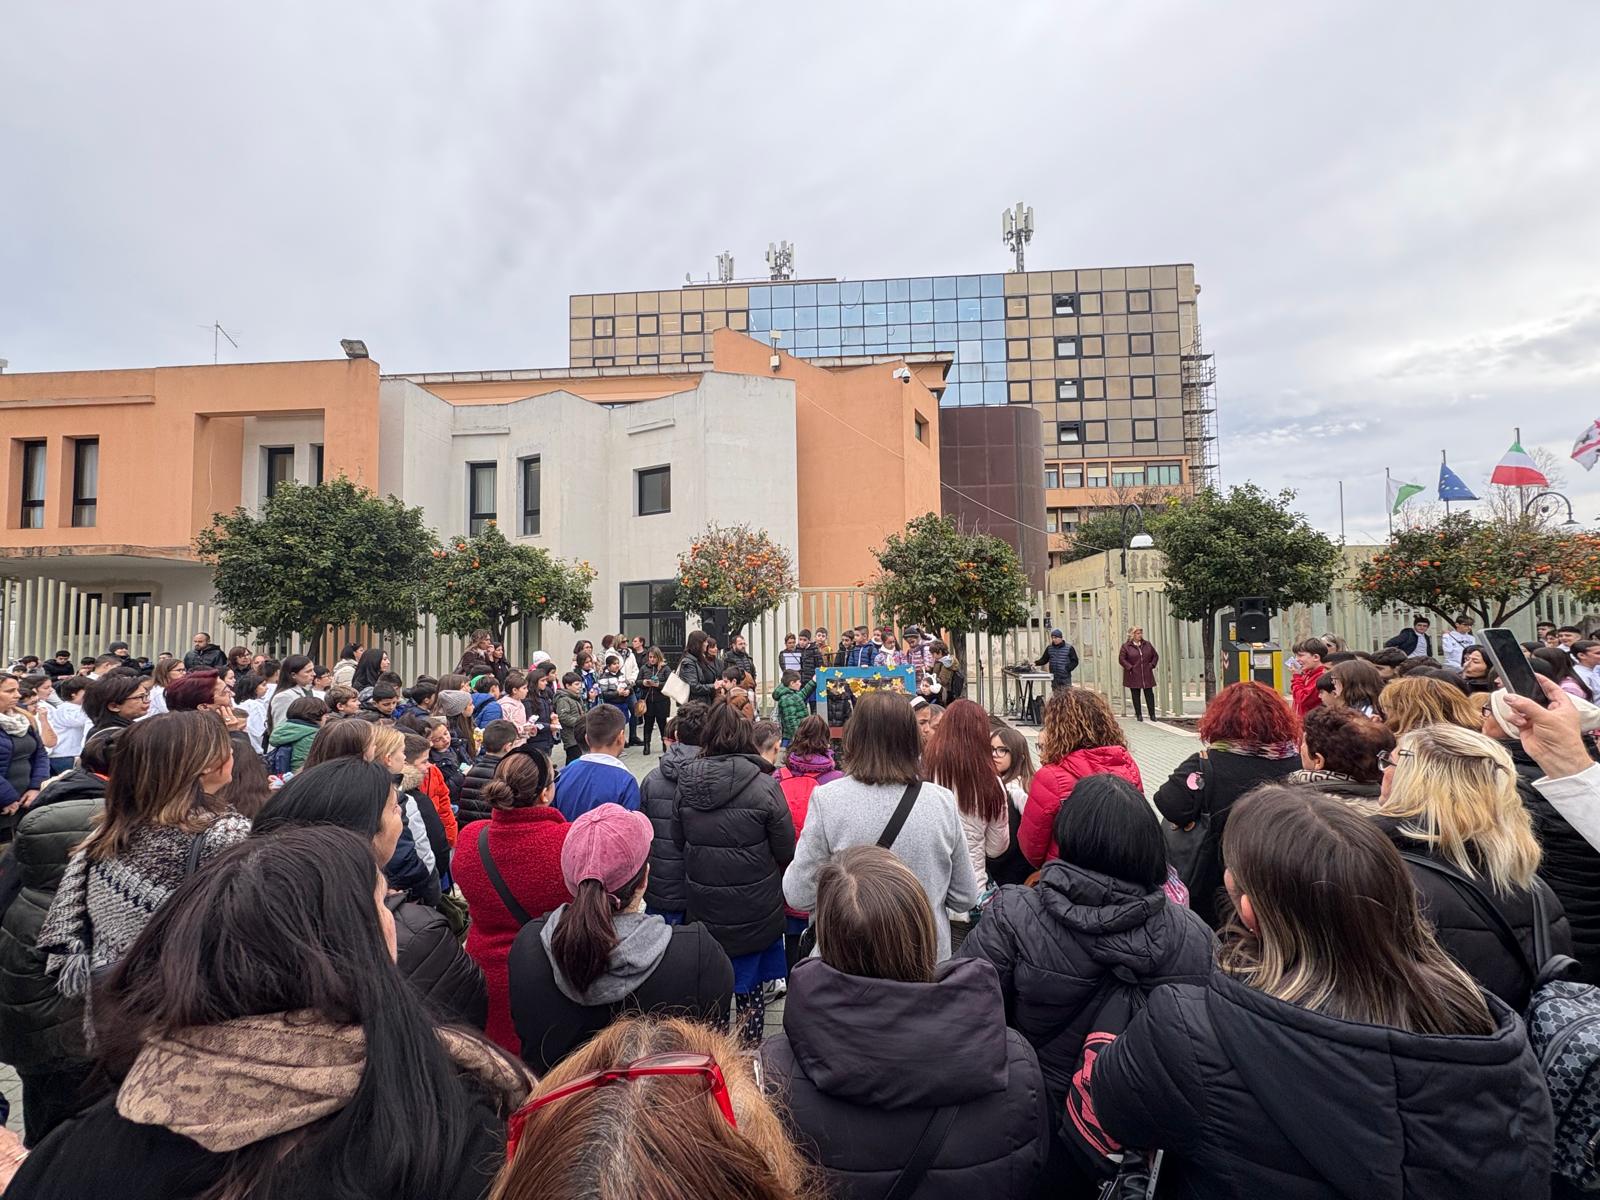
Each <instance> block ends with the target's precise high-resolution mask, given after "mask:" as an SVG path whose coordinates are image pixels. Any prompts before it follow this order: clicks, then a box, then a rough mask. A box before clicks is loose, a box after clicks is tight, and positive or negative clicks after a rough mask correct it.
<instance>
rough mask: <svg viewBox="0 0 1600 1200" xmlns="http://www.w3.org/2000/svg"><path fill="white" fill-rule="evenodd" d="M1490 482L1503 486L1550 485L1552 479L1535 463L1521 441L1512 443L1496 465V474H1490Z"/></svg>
mask: <svg viewBox="0 0 1600 1200" xmlns="http://www.w3.org/2000/svg"><path fill="white" fill-rule="evenodd" d="M1489 482H1490V483H1497V484H1499V485H1500V486H1501V487H1549V486H1550V481H1549V480H1548V479H1546V478H1545V477H1544V472H1542V471H1540V470H1539V468H1538V467H1536V466H1534V465H1533V459H1532V458H1531V457H1529V455H1528V452H1527V451H1526V450H1524V449H1523V448H1522V443H1521V442H1512V443H1511V449H1509V450H1507V451H1506V456H1505V457H1504V458H1502V459H1501V460H1500V461H1499V463H1497V464H1496V465H1495V468H1494V474H1493V475H1491V476H1489Z"/></svg>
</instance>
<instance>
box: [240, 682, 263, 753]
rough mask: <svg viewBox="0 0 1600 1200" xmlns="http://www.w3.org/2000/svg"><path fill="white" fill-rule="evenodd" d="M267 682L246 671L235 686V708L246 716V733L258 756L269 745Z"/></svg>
mask: <svg viewBox="0 0 1600 1200" xmlns="http://www.w3.org/2000/svg"><path fill="white" fill-rule="evenodd" d="M266 695H267V681H266V680H265V679H264V678H263V677H262V676H260V675H257V674H256V673H255V672H254V671H246V672H245V673H244V674H243V675H241V676H240V677H239V682H238V683H236V684H234V685H233V706H234V707H235V708H239V709H243V710H244V712H245V714H246V720H245V726H244V732H245V736H246V737H247V738H248V739H249V740H250V748H251V749H252V750H254V751H255V752H256V753H257V754H260V753H261V752H262V751H263V750H265V749H266V743H267V700H266Z"/></svg>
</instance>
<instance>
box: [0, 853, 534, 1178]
mask: <svg viewBox="0 0 1600 1200" xmlns="http://www.w3.org/2000/svg"><path fill="white" fill-rule="evenodd" d="M384 890H385V888H384V882H383V878H382V876H381V874H380V873H379V872H378V869H377V865H376V863H375V862H374V861H373V856H372V843H371V842H370V841H369V840H367V839H366V838H363V837H362V836H361V835H359V834H356V833H352V832H348V831H346V830H343V829H284V830H281V831H279V832H277V833H274V834H272V835H271V836H268V837H260V838H251V839H249V840H248V841H246V842H245V844H243V845H241V846H235V847H233V848H231V849H230V850H228V851H226V852H225V853H223V854H222V855H219V856H218V861H217V864H216V869H214V870H206V871H202V872H200V873H198V874H196V875H195V876H194V877H192V878H191V879H189V880H188V882H187V883H186V884H185V885H184V886H183V887H182V888H180V889H179V890H178V892H177V893H176V894H175V895H174V896H173V897H172V900H171V902H170V903H169V904H167V905H166V906H165V907H164V908H163V909H162V910H161V911H160V912H159V913H157V914H156V915H155V917H154V918H153V919H152V920H151V921H150V923H149V925H148V927H147V928H146V929H145V931H144V933H143V934H142V935H141V936H140V937H139V939H138V940H137V941H136V942H135V943H134V945H133V946H132V947H131V948H130V949H129V951H128V954H127V958H126V960H125V961H124V962H123V963H122V964H121V965H120V966H119V967H118V968H117V969H116V970H114V971H112V972H111V974H110V977H109V979H108V980H107V981H106V984H105V987H104V989H103V991H97V993H96V999H95V1031H96V1035H97V1041H98V1044H99V1047H100V1050H101V1055H102V1062H103V1063H104V1065H105V1068H106V1070H107V1072H108V1074H109V1075H110V1077H111V1079H112V1080H113V1081H114V1083H115V1086H116V1088H117V1091H116V1095H115V1096H111V1097H107V1098H106V1099H105V1100H103V1101H101V1102H100V1103H99V1104H97V1105H96V1106H95V1107H94V1108H92V1109H91V1110H89V1111H88V1112H87V1113H85V1114H84V1115H83V1116H82V1117H81V1118H79V1119H77V1120H75V1121H73V1122H71V1123H70V1124H68V1125H66V1126H64V1127H62V1128H61V1129H58V1130H57V1131H56V1133H55V1134H54V1135H52V1136H51V1137H50V1139H48V1140H47V1141H46V1142H45V1143H44V1145H43V1146H41V1147H40V1148H39V1149H38V1150H37V1151H35V1152H34V1153H33V1154H32V1155H31V1156H30V1157H29V1159H28V1161H27V1162H26V1163H25V1164H24V1165H23V1168H22V1170H21V1171H20V1172H19V1173H18V1176H17V1178H16V1180H15V1181H14V1182H13V1183H12V1185H11V1189H10V1194H11V1195H12V1196H24V1197H31V1198H33V1200H55V1198H56V1197H62V1198H65V1197H82V1196H101V1195H116V1196H119V1197H126V1198H127V1200H145V1198H147V1197H148V1198H151V1200H154V1198H156V1197H160V1198H162V1200H200V1198H202V1197H205V1198H211V1197H221V1196H227V1197H266V1196H297V1197H308V1198H313V1200H323V1198H326V1200H332V1198H334V1197H341V1198H346V1200H361V1198H365V1200H469V1198H476V1197H478V1196H481V1195H482V1194H483V1192H484V1190H485V1189H486V1188H487V1186H488V1183H489V1179H490V1177H491V1176H492V1174H493V1171H494V1168H495V1166H496V1164H497V1163H498V1161H500V1157H501V1153H502V1152H501V1146H503V1144H504V1121H505V1118H506V1116H507V1115H508V1114H509V1113H511V1112H512V1111H514V1110H515V1109H516V1108H517V1106H518V1105H520V1104H521V1103H522V1102H523V1101H524V1100H525V1099H526V1097H527V1094H528V1092H529V1091H530V1090H531V1086H532V1080H531V1078H530V1077H529V1076H528V1074H527V1072H526V1071H525V1070H524V1069H523V1068H522V1067H521V1065H520V1064H518V1063H515V1062H512V1061H510V1060H508V1059H506V1058H505V1056H503V1055H501V1054H500V1053H499V1052H498V1051H496V1050H495V1049H494V1048H493V1047H492V1046H490V1045H488V1044H487V1043H485V1042H483V1041H481V1040H480V1039H478V1038H477V1037H474V1036H473V1035H471V1034H470V1033H467V1032H465V1031H462V1030H457V1029H451V1028H438V1027H436V1026H435V1024H434V1022H433V1021H432V1020H431V1019H430V1017H429V1016H428V1015H427V1013H426V1012H425V1011H424V1010H423V1007H422V1006H421V1005H419V1004H417V1002H416V997H415V995H414V994H413V993H412V992H411V991H410V990H409V988H408V986H407V984H406V983H405V982H404V980H402V979H401V978H400V975H399V973H398V972H397V971H396V970H395V966H394V926H393V920H392V918H391V917H390V915H389V912H388V910H387V908H386V907H385V906H384V903H383V901H384Z"/></svg>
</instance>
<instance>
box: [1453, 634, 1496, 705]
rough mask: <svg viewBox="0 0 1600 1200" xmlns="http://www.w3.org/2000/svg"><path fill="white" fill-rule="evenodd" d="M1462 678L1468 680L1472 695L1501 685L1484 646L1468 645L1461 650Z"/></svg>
mask: <svg viewBox="0 0 1600 1200" xmlns="http://www.w3.org/2000/svg"><path fill="white" fill-rule="evenodd" d="M1461 678H1462V679H1464V680H1466V683H1467V691H1468V692H1469V693H1471V694H1472V695H1477V694H1478V693H1479V692H1492V691H1494V690H1495V688H1497V687H1499V686H1500V681H1499V680H1498V679H1497V678H1496V676H1495V673H1494V668H1492V667H1491V666H1490V665H1489V659H1488V657H1487V656H1486V655H1485V654H1484V652H1483V647H1482V646H1468V647H1467V648H1466V649H1465V650H1463V651H1462V652H1461Z"/></svg>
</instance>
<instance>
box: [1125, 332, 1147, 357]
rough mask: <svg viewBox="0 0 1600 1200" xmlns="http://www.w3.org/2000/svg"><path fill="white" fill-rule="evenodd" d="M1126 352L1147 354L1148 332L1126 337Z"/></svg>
mask: <svg viewBox="0 0 1600 1200" xmlns="http://www.w3.org/2000/svg"><path fill="white" fill-rule="evenodd" d="M1128 353H1129V354H1149V353H1150V335H1149V334H1148V333H1136V334H1134V335H1133V336H1132V337H1130V338H1129V339H1128Z"/></svg>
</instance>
